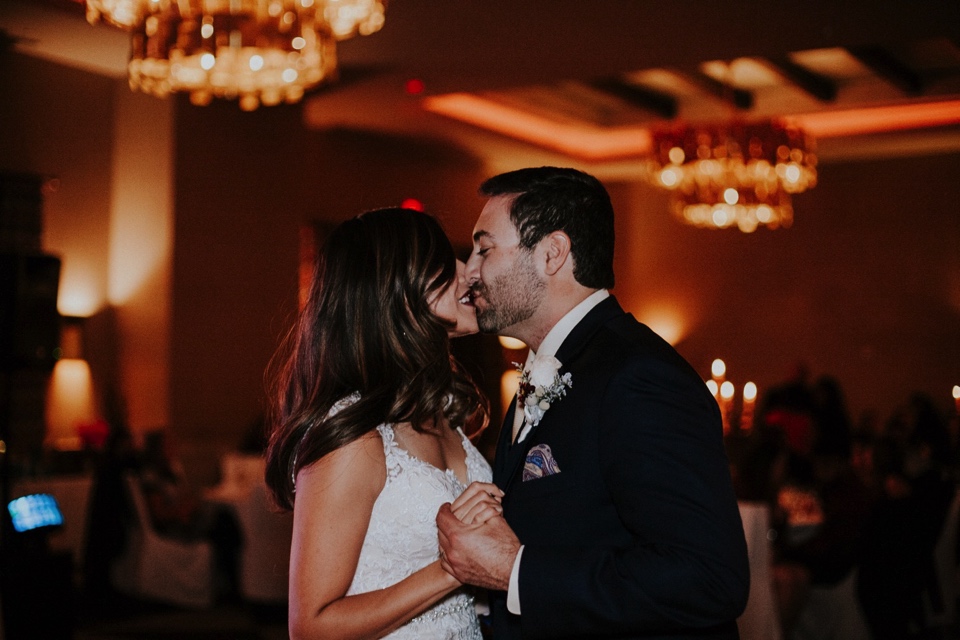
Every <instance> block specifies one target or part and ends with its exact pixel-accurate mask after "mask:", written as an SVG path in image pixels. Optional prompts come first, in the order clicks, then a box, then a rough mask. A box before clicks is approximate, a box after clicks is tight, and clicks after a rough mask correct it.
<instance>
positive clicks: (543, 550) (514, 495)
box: [491, 297, 750, 640]
mask: <svg viewBox="0 0 960 640" xmlns="http://www.w3.org/2000/svg"><path fill="white" fill-rule="evenodd" d="M557 358H558V359H559V360H560V362H561V364H562V367H561V369H560V372H561V373H567V372H569V373H570V374H571V375H572V383H573V386H572V387H571V388H570V389H569V390H568V391H567V395H566V396H565V397H563V398H561V399H560V400H558V401H556V402H555V403H554V404H553V406H551V407H550V409H549V410H548V411H547V412H546V414H545V415H544V417H543V419H542V420H541V421H540V424H539V425H538V426H536V427H534V428H533V429H532V430H531V432H530V433H529V434H528V435H527V437H526V438H525V439H524V441H523V442H521V443H518V444H512V443H511V442H510V435H511V426H512V423H513V409H511V410H510V411H508V412H507V416H506V419H505V422H504V425H505V426H504V428H503V429H502V431H501V433H500V439H499V442H498V446H497V454H496V461H495V464H494V482H496V483H497V485H498V486H500V488H502V489H503V490H504V492H505V496H504V499H503V509H504V516H505V517H506V519H507V522H508V523H509V524H510V526H511V527H512V528H513V530H514V531H515V532H516V534H517V536H518V537H519V539H520V542H521V543H522V544H523V545H525V548H524V552H523V556H522V558H521V562H520V574H519V593H520V603H521V609H522V615H520V616H516V615H513V614H511V613H509V612H508V611H507V609H506V594H505V592H502V591H495V592H492V593H491V605H492V610H493V611H492V614H493V626H494V637H495V638H498V639H506V638H521V637H523V638H593V637H597V638H644V639H650V638H670V639H673V640H676V639H677V638H715V639H720V638H738V637H739V636H738V633H737V627H736V618H737V616H739V615H740V613H742V611H743V609H744V607H745V606H746V601H747V593H748V591H749V580H750V578H749V570H748V563H747V550H746V542H745V540H744V534H743V527H742V524H741V522H740V514H739V510H738V508H737V501H736V497H735V495H734V492H733V485H732V480H731V477H730V469H729V465H728V462H727V457H726V453H725V451H724V448H723V433H722V427H721V420H720V414H719V409H718V407H717V403H716V401H715V400H714V398H713V396H711V395H710V393H709V391H708V390H707V387H706V385H705V384H704V382H703V380H701V379H700V377H699V376H698V375H697V373H696V372H695V371H694V370H693V369H692V368H691V367H690V365H689V364H688V363H687V362H686V361H685V360H684V359H683V358H682V357H681V356H680V355H679V354H678V353H677V352H676V351H675V350H674V349H673V348H672V347H671V346H670V345H669V344H668V343H667V342H665V341H664V340H663V339H661V338H660V337H659V336H658V335H656V334H655V333H654V332H653V331H651V330H650V329H649V328H648V327H646V326H645V325H642V324H640V323H639V322H637V321H636V320H635V319H634V318H633V316H631V315H629V314H627V313H625V312H624V311H623V309H621V308H620V305H619V304H618V303H617V301H616V300H615V299H614V298H613V297H610V298H608V299H606V300H604V301H603V302H601V303H600V304H598V305H597V306H596V307H594V308H593V309H592V310H591V311H590V312H589V313H588V314H587V315H586V317H584V319H583V320H581V321H580V323H579V324H578V325H577V326H576V327H575V328H574V329H573V331H572V332H571V333H570V335H569V336H568V337H567V339H566V340H565V341H564V342H563V344H562V345H561V347H560V349H559V351H558V352H557ZM535 445H547V446H549V447H550V450H551V452H552V454H553V458H554V459H555V461H556V464H557V465H558V466H559V469H560V472H559V473H556V474H553V475H547V476H544V477H540V478H537V479H533V480H527V481H523V480H522V470H523V466H524V460H525V458H526V456H527V454H528V452H529V451H530V449H531V448H532V447H534V446H535Z"/></svg>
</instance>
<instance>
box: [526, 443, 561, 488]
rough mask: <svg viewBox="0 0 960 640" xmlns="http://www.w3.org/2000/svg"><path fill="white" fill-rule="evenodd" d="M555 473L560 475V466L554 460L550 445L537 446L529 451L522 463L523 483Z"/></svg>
mask: <svg viewBox="0 0 960 640" xmlns="http://www.w3.org/2000/svg"><path fill="white" fill-rule="evenodd" d="M555 473H560V465H558V464H557V461H556V460H554V458H553V452H552V451H550V445H546V444H538V445H537V446H535V447H533V448H532V449H530V452H529V453H528V454H527V459H526V460H525V461H524V463H523V482H526V481H527V480H536V479H537V478H543V477H545V476H552V475H553V474H555Z"/></svg>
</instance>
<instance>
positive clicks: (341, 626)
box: [289, 432, 460, 640]
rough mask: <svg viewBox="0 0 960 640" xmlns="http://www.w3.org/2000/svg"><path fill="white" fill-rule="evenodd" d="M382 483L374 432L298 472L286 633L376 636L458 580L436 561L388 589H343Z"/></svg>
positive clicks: (382, 470)
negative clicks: (359, 591) (352, 591)
mask: <svg viewBox="0 0 960 640" xmlns="http://www.w3.org/2000/svg"><path fill="white" fill-rule="evenodd" d="M385 482H386V464H385V461H384V455H383V444H382V442H381V440H380V438H379V437H378V435H377V434H376V432H374V433H371V434H368V435H366V436H364V437H362V438H360V439H359V440H357V441H355V442H352V443H350V444H348V445H346V446H345V447H342V448H340V449H338V450H337V451H335V452H333V453H330V454H328V455H326V456H324V457H323V458H322V459H320V460H319V461H318V462H316V463H314V464H312V465H310V466H309V467H307V468H305V469H303V470H301V471H300V473H299V474H298V475H297V495H296V505H295V507H294V511H293V541H292V545H291V552H290V605H289V614H290V617H289V631H290V638H291V640H300V639H305V638H324V639H325V640H326V639H328V638H379V637H381V636H383V635H385V634H387V633H389V632H390V631H392V630H394V629H396V628H397V627H399V626H400V625H402V624H403V623H405V622H407V621H408V620H410V619H411V618H413V617H414V616H416V615H418V614H420V613H422V612H423V611H425V610H426V609H427V608H429V607H430V606H431V605H433V604H434V603H436V602H437V601H438V600H440V599H441V598H442V597H443V596H445V595H447V594H448V593H450V592H451V591H453V590H454V589H456V588H457V587H459V586H460V583H459V582H457V580H456V578H453V577H452V576H451V575H450V574H448V573H447V572H446V571H444V570H443V569H442V568H441V567H440V562H439V561H437V562H433V563H431V564H429V565H427V566H426V567H424V568H423V569H421V570H419V571H417V572H416V573H414V574H412V575H411V576H409V577H408V578H406V579H404V580H403V581H401V582H399V583H397V584H395V585H393V586H391V587H388V588H386V589H381V590H377V591H372V592H369V593H363V594H357V595H352V596H347V595H346V593H347V589H348V588H349V587H350V583H351V581H352V580H353V575H354V573H355V572H356V568H357V561H358V559H359V557H360V549H361V547H362V545H363V539H364V536H365V535H366V532H367V525H368V524H369V523H370V514H371V512H372V511H373V505H374V502H375V501H376V499H377V496H378V495H379V494H380V491H381V490H382V489H383V486H384V483H385Z"/></svg>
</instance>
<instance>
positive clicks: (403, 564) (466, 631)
mask: <svg viewBox="0 0 960 640" xmlns="http://www.w3.org/2000/svg"><path fill="white" fill-rule="evenodd" d="M377 431H378V432H379V433H380V437H381V439H382V440H383V452H384V454H385V456H386V463H387V480H386V483H385V484H384V487H383V490H382V491H381V492H380V496H379V497H378V498H377V500H376V502H375V503H374V505H373V513H372V514H371V515H370V525H369V527H368V528H367V535H366V537H365V538H364V540H363V548H362V549H361V551H360V559H359V562H358V564H357V572H356V574H355V575H354V577H353V582H352V583H351V585H350V589H349V590H348V591H347V594H348V595H350V594H355V593H366V592H368V591H373V590H375V589H383V588H385V587H389V586H390V585H393V584H396V583H397V582H399V581H401V580H402V579H404V578H406V577H407V576H409V575H410V574H412V573H413V572H415V571H417V570H418V569H421V568H423V567H425V566H426V565H428V564H430V563H431V562H433V561H434V560H436V559H437V558H438V557H439V546H438V543H437V525H436V516H437V509H439V508H440V505H441V504H443V503H444V502H452V501H453V500H454V499H455V498H456V497H457V496H459V495H460V493H461V492H463V490H464V489H465V488H466V486H465V485H464V484H463V483H461V482H460V480H459V478H457V476H456V474H455V473H454V472H453V471H451V470H449V469H447V470H445V471H442V470H440V469H438V468H437V467H435V466H433V465H431V464H429V463H427V462H425V461H423V460H420V459H419V458H416V457H414V456H412V455H411V454H410V453H408V452H407V451H406V450H404V449H403V448H401V447H400V446H399V445H398V444H397V442H396V440H395V438H394V433H393V427H392V426H390V425H380V426H379V427H377ZM457 431H458V433H459V434H460V437H461V439H462V441H463V448H464V451H466V455H467V480H468V481H469V482H473V481H477V480H479V481H482V482H490V480H491V471H490V465H489V464H487V461H486V460H484V458H483V456H482V455H481V454H480V452H479V451H477V449H476V447H474V446H473V444H471V443H470V441H469V440H468V439H467V437H466V436H465V435H464V433H463V431H462V430H460V429H457ZM386 637H387V638H391V639H392V640H406V639H410V640H414V639H416V640H441V639H443V640H459V639H464V640H466V639H469V640H479V639H480V627H479V624H478V622H477V615H476V611H475V608H474V602H473V596H471V595H469V594H467V593H466V592H464V591H462V590H460V591H456V592H454V593H453V594H451V595H450V596H449V597H447V598H446V599H445V600H442V601H440V602H439V603H437V604H436V605H435V606H434V607H433V608H431V609H429V610H427V611H426V612H424V613H423V614H421V615H420V616H418V617H416V618H414V619H413V620H411V621H410V622H409V623H407V624H405V625H404V626H402V627H400V628H399V629H397V630H396V631H394V632H393V633H391V634H390V635H388V636H386Z"/></svg>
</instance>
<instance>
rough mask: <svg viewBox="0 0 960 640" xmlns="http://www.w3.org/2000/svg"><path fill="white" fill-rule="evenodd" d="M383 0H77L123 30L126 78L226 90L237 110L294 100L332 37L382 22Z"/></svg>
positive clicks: (153, 88)
mask: <svg viewBox="0 0 960 640" xmlns="http://www.w3.org/2000/svg"><path fill="white" fill-rule="evenodd" d="M385 6H386V0H87V19H88V20H89V21H90V22H91V23H93V22H96V21H98V20H103V21H105V22H108V23H110V24H112V25H114V26H118V27H121V28H123V29H127V30H129V31H130V32H131V43H130V62H129V65H128V71H129V80H130V87H131V88H132V89H136V90H139V91H143V92H145V93H149V94H152V95H156V96H166V95H167V94H169V93H174V92H185V93H189V94H190V99H191V102H193V103H194V104H201V105H202V104H208V103H209V102H210V101H211V99H212V98H214V97H218V98H228V99H232V98H235V99H237V100H238V101H239V103H240V107H241V108H242V109H244V110H252V109H256V108H257V107H258V106H259V105H260V104H264V105H274V104H279V103H280V102H288V103H292V102H297V101H298V100H300V98H302V97H303V94H304V92H305V91H306V90H307V89H310V88H312V87H315V86H317V85H318V84H320V83H321V82H323V81H324V80H326V79H330V78H332V77H334V76H335V74H336V41H337V40H343V39H346V38H349V37H352V36H354V35H357V34H360V35H367V34H370V33H373V32H375V31H377V30H379V29H380V27H382V26H383V23H384V11H385Z"/></svg>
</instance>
